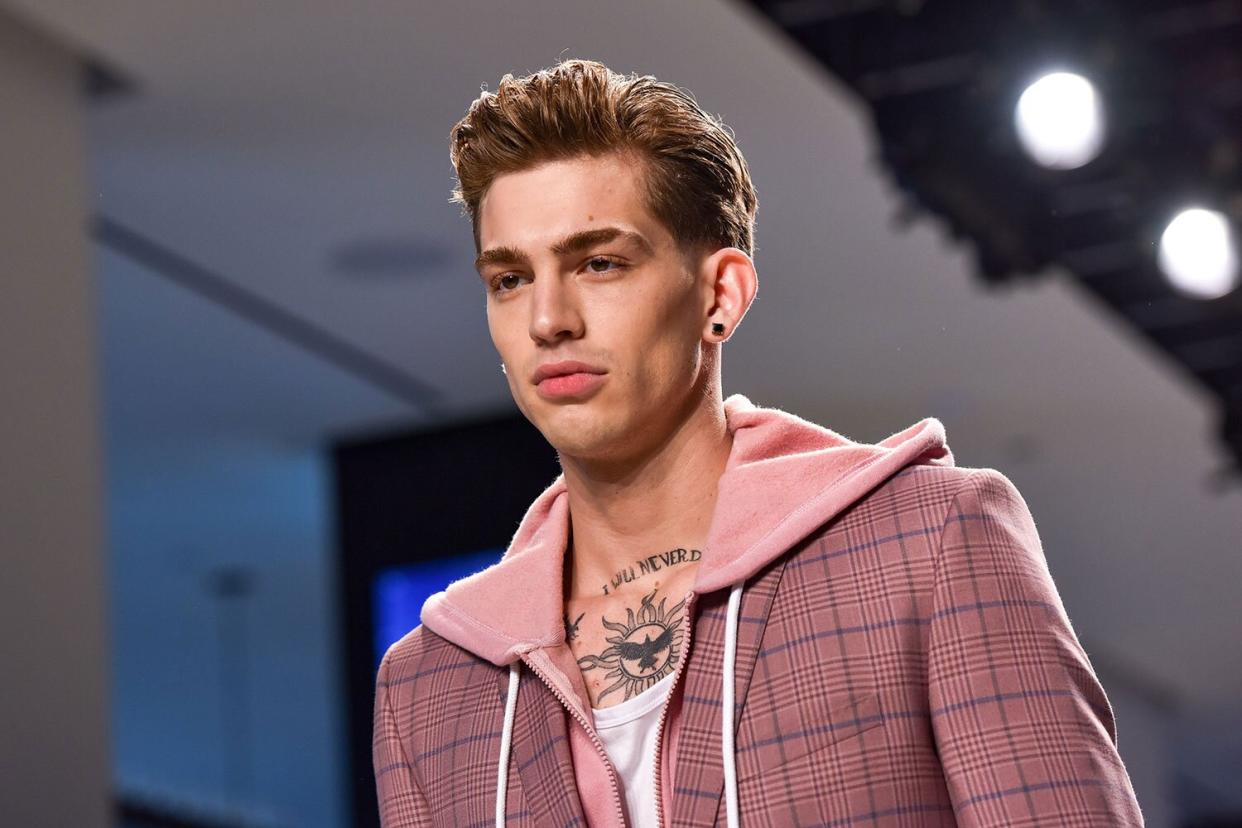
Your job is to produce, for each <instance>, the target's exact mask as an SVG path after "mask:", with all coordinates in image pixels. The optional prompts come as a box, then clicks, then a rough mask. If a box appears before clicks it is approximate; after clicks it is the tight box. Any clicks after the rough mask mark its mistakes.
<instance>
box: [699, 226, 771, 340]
mask: <svg viewBox="0 0 1242 828" xmlns="http://www.w3.org/2000/svg"><path fill="white" fill-rule="evenodd" d="M699 276H700V280H701V284H702V285H703V303H704V322H703V338H704V339H705V340H706V341H707V342H713V343H714V342H724V341H726V340H727V339H728V338H729V337H730V336H732V335H733V332H734V331H735V330H737V326H738V325H739V324H741V322H742V317H743V316H745V315H746V311H747V310H749V309H750V303H751V302H753V301H754V300H755V294H756V293H757V292H758V290H759V276H758V274H757V273H756V272H755V264H754V262H753V261H751V258H750V256H748V255H747V254H746V252H745V251H743V250H740V249H738V248H736V247H722V248H720V249H719V250H717V251H716V252H715V253H713V254H711V255H710V256H708V257H707V258H706V259H704V260H703V262H702V264H701V265H700V269H699Z"/></svg>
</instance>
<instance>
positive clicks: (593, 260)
mask: <svg viewBox="0 0 1242 828" xmlns="http://www.w3.org/2000/svg"><path fill="white" fill-rule="evenodd" d="M600 262H603V263H604V264H613V265H616V266H617V267H621V262H620V261H618V260H617V259H614V258H612V257H611V256H593V257H591V259H590V260H589V261H588V262H587V267H592V266H593V265H595V264H598V263H600ZM591 272H592V273H607V272H608V271H606V270H594V269H592V271H591Z"/></svg>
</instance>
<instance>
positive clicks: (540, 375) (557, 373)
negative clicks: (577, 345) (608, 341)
mask: <svg viewBox="0 0 1242 828" xmlns="http://www.w3.org/2000/svg"><path fill="white" fill-rule="evenodd" d="M605 373H607V371H605V370H604V369H603V368H600V367H598V366H596V365H591V364H590V363H588V362H579V361H578V360H576V359H567V360H562V361H561V362H547V363H544V364H543V365H540V366H539V367H538V368H536V369H535V373H534V375H533V376H532V377H531V382H533V383H534V384H535V385H538V384H539V383H541V382H543V381H544V380H545V379H548V378H549V377H561V376H566V375H568V374H605Z"/></svg>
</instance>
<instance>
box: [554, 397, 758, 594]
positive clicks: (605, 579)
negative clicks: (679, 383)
mask: <svg viewBox="0 0 1242 828" xmlns="http://www.w3.org/2000/svg"><path fill="white" fill-rule="evenodd" d="M717 397H718V395H717ZM698 400H699V404H697V405H693V406H692V407H691V408H690V409H689V410H688V411H687V412H685V415H684V416H682V417H680V418H679V419H678V421H677V422H676V423H675V424H674V425H673V426H672V427H671V428H669V429H668V431H667V433H666V434H664V435H662V439H658V440H655V441H654V443H655V445H654V447H652V448H649V449H647V450H645V451H642V452H640V453H639V454H637V455H633V456H630V457H628V458H627V459H626V460H624V461H618V460H614V461H611V462H609V463H606V464H602V463H592V462H584V461H581V460H578V459H575V458H572V457H568V456H562V457H561V466H562V468H563V470H564V473H565V485H566V489H567V494H568V496H569V511H570V543H569V569H568V571H567V573H566V584H565V586H566V598H567V599H568V598H585V597H591V596H603V595H606V594H610V593H611V592H612V591H613V589H614V586H613V584H614V580H615V579H616V577H617V576H618V573H623V572H624V573H628V572H630V571H631V569H632V570H633V572H635V573H640V572H643V571H645V570H646V569H647V567H649V566H651V565H655V566H658V567H661V568H663V567H667V572H665V574H664V575H661V576H656V577H658V579H659V581H660V583H665V582H666V579H667V580H672V579H674V578H679V577H680V576H682V575H687V574H689V572H690V571H691V570H692V569H693V568H697V566H698V563H697V560H698V558H699V554H698V552H697V551H696V552H693V553H692V550H701V549H702V547H703V545H704V543H705V541H706V540H707V533H708V530H709V528H710V526H711V519H712V515H713V513H714V512H715V506H716V495H717V485H718V483H719V479H720V476H721V475H722V474H723V473H724V469H725V465H726V463H727V462H728V459H729V452H730V450H731V448H732V444H733V437H732V435H731V434H730V433H729V431H728V428H727V426H726V422H725V416H724V406H723V404H722V403H721V402H720V400H719V399H718V398H715V399H713V398H712V397H711V396H699V397H698ZM657 433H658V430H657ZM677 549H682V550H686V551H685V552H683V553H680V554H678V553H675V552H674V553H673V554H671V555H670V554H668V553H670V552H673V551H674V550H677ZM652 556H658V557H657V560H656V561H654V562H652V561H651V560H649V559H651V558H652ZM640 561H641V562H644V563H641V564H640ZM670 562H671V563H670ZM646 580H647V579H642V580H640V581H637V582H636V584H637V585H638V587H637V588H640V589H641V588H642V585H643V584H645V583H646ZM625 588H626V587H625V583H622V584H621V586H620V589H621V590H625Z"/></svg>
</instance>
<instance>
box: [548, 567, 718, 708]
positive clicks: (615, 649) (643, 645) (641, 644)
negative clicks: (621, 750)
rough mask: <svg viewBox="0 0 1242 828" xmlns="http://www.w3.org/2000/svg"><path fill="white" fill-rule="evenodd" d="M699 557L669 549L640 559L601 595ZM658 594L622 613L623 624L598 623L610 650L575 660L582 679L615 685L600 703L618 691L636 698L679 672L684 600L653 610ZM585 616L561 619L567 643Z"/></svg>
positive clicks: (604, 620)
mask: <svg viewBox="0 0 1242 828" xmlns="http://www.w3.org/2000/svg"><path fill="white" fill-rule="evenodd" d="M701 554H702V553H701V552H700V551H699V550H698V549H672V550H669V551H668V552H661V553H660V554H658V555H651V556H649V557H647V558H643V559H641V560H639V561H638V562H637V564H636V566H631V567H627V568H626V569H624V570H621V571H619V572H617V574H616V575H614V576H613V577H612V579H611V581H612V584H611V588H610V587H609V585H608V584H605V585H604V595H612V594H614V590H616V589H617V588H618V587H620V586H621V585H622V584H627V583H631V582H632V581H635V580H637V579H639V578H641V577H642V576H644V575H647V574H649V573H652V572H656V571H658V570H660V569H662V568H664V567H667V566H675V565H677V564H681V563H691V562H696V561H698V560H699V558H700V556H701ZM659 591H660V590H659V587H657V588H655V589H653V590H651V592H649V593H647V594H646V595H644V596H643V597H642V599H641V602H640V603H639V606H638V608H637V611H635V608H634V607H632V606H631V607H626V608H625V613H626V618H625V620H624V621H611V620H609V619H608V618H607V616H601V617H600V623H601V624H603V625H604V627H605V628H607V629H609V630H612V631H613V632H614V633H616V634H615V635H612V636H608V637H606V639H605V640H606V641H608V643H609V644H610V645H611V646H609V647H608V648H607V649H605V650H604V651H603V652H601V653H599V654H598V655H585V656H582V657H581V658H579V659H578V667H579V668H580V669H581V670H582V671H583V672H584V673H586V672H587V671H589V670H603V671H606V672H605V673H604V679H605V680H606V681H607V680H614V681H613V683H612V684H610V685H609V686H608V687H607V688H605V689H604V690H603V692H601V693H600V694H599V698H598V700H599V701H602V700H603V699H604V697H606V696H608V695H609V694H610V693H613V692H615V691H618V690H620V691H622V692H623V695H624V697H625V698H626V699H629V698H632V697H634V696H637V695H638V694H639V693H641V692H643V691H644V690H646V689H647V688H649V687H651V686H652V685H653V684H655V683H656V682H658V681H659V680H660V679H662V678H664V677H665V676H667V675H669V674H670V673H672V672H673V671H674V670H676V669H677V663H678V659H679V658H680V657H681V652H682V646H681V644H682V641H681V639H682V635H683V634H682V630H681V625H682V618H683V616H684V614H685V606H686V599H685V598H684V597H683V598H682V599H681V600H680V601H678V602H677V603H676V604H674V605H673V606H671V607H669V606H667V604H668V597H667V596H665V597H662V598H660V602H659V604H656V603H655V597H656V593H658V592H659ZM585 615H586V613H581V614H579V615H578V617H577V618H576V619H573V620H572V621H571V620H570V618H569V616H568V615H566V616H565V640H566V641H575V640H577V638H578V635H579V632H578V625H579V624H581V623H582V619H583V617H584V616H585Z"/></svg>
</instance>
